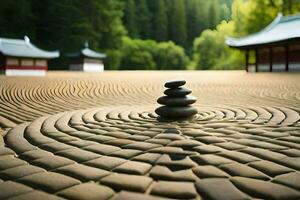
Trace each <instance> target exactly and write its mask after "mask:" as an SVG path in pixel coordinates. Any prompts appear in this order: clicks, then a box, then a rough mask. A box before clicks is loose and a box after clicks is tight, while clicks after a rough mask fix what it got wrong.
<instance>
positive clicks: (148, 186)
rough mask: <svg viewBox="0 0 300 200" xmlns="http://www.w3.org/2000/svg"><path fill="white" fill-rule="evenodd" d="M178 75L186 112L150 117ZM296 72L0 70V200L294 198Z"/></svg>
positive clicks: (297, 184) (298, 190)
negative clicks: (191, 110) (181, 116)
mask: <svg viewBox="0 0 300 200" xmlns="http://www.w3.org/2000/svg"><path fill="white" fill-rule="evenodd" d="M172 79H185V80H186V81H187V85H186V86H185V87H187V88H189V89H191V90H192V91H193V92H192V95H193V96H196V97H197V98H198V101H197V102H196V103H195V104H194V105H195V107H196V108H197V109H198V114H197V115H196V116H195V117H194V118H193V119H190V120H185V121H170V122H159V121H157V115H156V114H155V113H154V110H155V108H156V107H158V104H157V103H156V99H157V98H158V97H159V96H162V94H163V91H164V89H165V88H164V87H163V85H164V83H165V82H166V81H168V80H172ZM299 114H300V74H299V73H298V74H297V73H295V74H292V73H258V74H254V73H251V74H247V73H246V72H244V71H204V72H201V71H186V72H184V71H162V72H161V71H136V72H134V71H132V72H127V71H123V72H104V73H100V74H98V73H94V74H91V73H85V74H84V73H71V72H49V73H48V75H47V76H46V77H30V78H29V77H5V76H0V134H1V135H2V136H3V137H0V199H10V200H11V199H14V200H16V199H17V200H21V199H46V198H48V199H64V198H65V199H75V200H77V199H78V200H84V199H104V200H106V199H108V200H112V199H113V200H120V199H145V200H147V199H149V200H152V199H153V200H155V199H163V198H170V199H197V200H200V199H207V200H210V199H212V200H215V199H220V200H226V199H228V200H231V199H237V200H239V199H300V181H299V180H300V172H299V171H300V115H299Z"/></svg>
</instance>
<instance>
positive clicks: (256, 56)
mask: <svg viewBox="0 0 300 200" xmlns="http://www.w3.org/2000/svg"><path fill="white" fill-rule="evenodd" d="M258 62H259V57H258V49H255V72H258Z"/></svg>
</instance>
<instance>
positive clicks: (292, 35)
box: [226, 14, 300, 48]
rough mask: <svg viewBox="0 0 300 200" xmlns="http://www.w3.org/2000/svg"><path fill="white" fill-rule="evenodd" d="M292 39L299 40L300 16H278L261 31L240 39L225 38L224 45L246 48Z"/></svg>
mask: <svg viewBox="0 0 300 200" xmlns="http://www.w3.org/2000/svg"><path fill="white" fill-rule="evenodd" d="M293 39H300V14H298V15H291V16H282V14H279V15H278V16H277V17H276V19H275V20H274V21H273V22H272V23H271V24H269V25H268V26H267V27H266V28H264V29H263V30H261V31H259V32H257V33H255V34H251V35H249V36H246V37H242V38H227V39H226V44H227V45H229V46H231V47H236V48H246V47H251V46H260V45H265V44H274V43H278V42H283V41H288V40H293Z"/></svg>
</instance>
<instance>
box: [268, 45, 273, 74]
mask: <svg viewBox="0 0 300 200" xmlns="http://www.w3.org/2000/svg"><path fill="white" fill-rule="evenodd" d="M269 59H270V72H272V71H273V49H272V47H270V49H269Z"/></svg>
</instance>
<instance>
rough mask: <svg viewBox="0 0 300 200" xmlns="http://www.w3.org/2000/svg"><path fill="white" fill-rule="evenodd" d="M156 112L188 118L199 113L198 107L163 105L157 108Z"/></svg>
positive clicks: (168, 116)
mask: <svg viewBox="0 0 300 200" xmlns="http://www.w3.org/2000/svg"><path fill="white" fill-rule="evenodd" d="M155 113H156V114H158V115H160V116H161V117H166V118H187V117H192V116H193V115H195V114H197V113H198V111H197V109H196V108H194V107H191V106H184V107H169V106H161V107H159V108H157V109H156V110H155Z"/></svg>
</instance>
